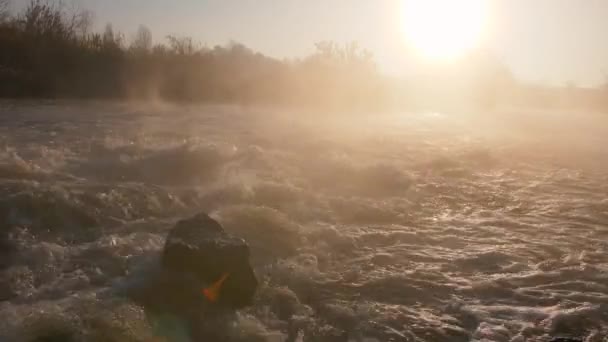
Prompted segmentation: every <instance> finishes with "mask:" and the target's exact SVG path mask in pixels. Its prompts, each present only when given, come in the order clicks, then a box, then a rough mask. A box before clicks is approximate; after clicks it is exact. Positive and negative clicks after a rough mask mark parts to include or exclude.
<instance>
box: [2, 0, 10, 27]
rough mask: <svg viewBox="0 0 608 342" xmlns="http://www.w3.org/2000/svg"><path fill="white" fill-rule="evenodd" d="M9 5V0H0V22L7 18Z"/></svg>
mask: <svg viewBox="0 0 608 342" xmlns="http://www.w3.org/2000/svg"><path fill="white" fill-rule="evenodd" d="M9 5H10V3H9V0H0V23H2V22H4V21H5V20H6V19H7V18H8V14H9V7H10V6H9Z"/></svg>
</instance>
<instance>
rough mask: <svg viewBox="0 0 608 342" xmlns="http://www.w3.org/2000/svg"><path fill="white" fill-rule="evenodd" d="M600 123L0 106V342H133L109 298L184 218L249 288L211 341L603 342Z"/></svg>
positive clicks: (126, 312)
mask: <svg viewBox="0 0 608 342" xmlns="http://www.w3.org/2000/svg"><path fill="white" fill-rule="evenodd" d="M607 120H608V117H606V116H601V115H597V114H588V113H561V112H542V113H539V112H530V111H526V110H511V111H509V112H502V113H492V114H489V113H480V114H475V115H473V114H471V113H366V114H362V113H358V114H354V113H350V114H348V115H346V114H337V113H329V112H316V113H311V112H291V111H288V110H277V109H267V108H261V107H252V108H240V107H228V106H226V107H222V106H170V105H157V106H152V105H133V104H117V103H81V102H57V103H29V104H28V103H23V102H4V103H2V104H0V191H1V196H0V219H1V221H0V225H1V226H0V229H1V231H0V232H1V235H0V317H2V319H0V341H5V340H6V341H30V340H32V339H33V338H35V337H37V336H48V335H53V336H59V337H61V336H64V335H61V334H73V335H74V336H76V337H77V338H78V339H82V340H87V341H149V340H150V337H151V336H152V328H151V326H150V320H149V318H147V317H146V314H145V313H144V311H143V310H142V308H140V307H138V306H137V305H135V304H133V303H132V302H130V301H128V300H127V299H124V298H122V297H120V296H118V295H115V292H116V291H115V290H116V289H118V288H120V286H122V285H123V284H124V283H125V282H127V281H138V280H139V281H143V279H144V278H143V275H140V273H142V272H141V271H140V270H141V269H142V267H144V266H145V264H146V263H151V262H154V260H155V257H156V256H157V255H158V253H159V251H160V250H161V248H162V246H163V243H164V238H165V236H166V233H167V231H168V230H169V229H170V228H171V227H172V226H173V224H174V223H175V222H176V221H177V220H178V219H181V218H184V217H187V216H189V215H191V214H193V213H196V212H199V211H207V212H209V213H210V214H211V215H212V216H213V217H215V218H216V219H218V220H219V221H220V222H221V223H222V224H223V225H224V226H225V228H226V229H227V230H228V231H230V232H232V233H234V234H236V235H239V236H241V237H243V238H245V239H246V240H247V241H248V243H249V244H250V246H251V250H252V258H253V263H254V266H255V269H256V272H257V275H258V277H259V278H260V280H261V282H262V285H261V287H260V288H259V292H258V295H257V297H256V302H255V305H254V306H253V307H252V308H249V309H247V310H243V311H241V312H240V313H238V314H237V315H236V316H234V317H231V318H230V319H223V320H222V322H221V324H219V323H218V322H217V321H213V320H212V319H210V320H209V322H207V325H210V327H207V329H216V330H222V331H223V332H224V334H225V336H226V340H228V341H284V340H287V339H288V337H289V339H291V340H300V341H470V340H476V341H513V342H519V341H549V339H550V337H551V336H557V335H561V334H564V335H570V336H577V337H584V338H587V340H586V341H604V338H606V336H608V196H607V194H608V152H607V151H606V149H605V146H608V125H607ZM201 325H205V322H202V323H201ZM211 325H213V327H211Z"/></svg>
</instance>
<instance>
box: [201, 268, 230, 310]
mask: <svg viewBox="0 0 608 342" xmlns="http://www.w3.org/2000/svg"><path fill="white" fill-rule="evenodd" d="M229 275H230V273H224V274H222V276H221V277H220V279H218V280H217V281H216V282H215V283H213V284H211V286H209V287H207V288H204V289H203V294H204V295H205V297H206V298H207V299H208V300H209V301H210V302H212V303H215V302H217V300H218V298H219V297H220V290H221V289H222V285H223V284H224V282H225V281H226V279H227V278H228V276H229Z"/></svg>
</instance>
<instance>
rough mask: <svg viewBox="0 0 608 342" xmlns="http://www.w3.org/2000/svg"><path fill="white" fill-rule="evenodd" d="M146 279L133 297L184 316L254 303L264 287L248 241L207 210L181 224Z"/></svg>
mask: <svg viewBox="0 0 608 342" xmlns="http://www.w3.org/2000/svg"><path fill="white" fill-rule="evenodd" d="M146 278H147V279H146V281H145V285H144V286H143V287H139V288H138V289H137V291H131V295H132V297H134V299H135V300H136V301H139V302H140V303H142V304H143V305H144V306H145V307H146V308H147V309H150V310H152V311H155V312H170V313H173V314H177V315H179V316H182V317H195V316H198V315H199V314H200V313H201V312H204V311H207V310H209V309H214V310H215V309H217V310H235V309H239V308H242V307H245V306H248V305H251V303H252V300H253V296H254V294H255V291H256V288H257V285H258V281H257V279H256V276H255V273H254V272H253V269H252V267H251V265H250V263H249V246H248V245H247V243H246V242H245V241H244V240H243V239H241V238H237V237H234V236H232V235H230V234H228V233H226V232H225V231H224V229H223V228H222V226H221V225H220V224H219V223H218V222H217V221H215V220H213V219H212V218H210V217H209V216H208V215H207V214H204V213H201V214H198V215H196V216H194V217H192V218H189V219H185V220H182V221H179V222H178V223H177V224H176V225H175V227H174V228H173V229H172V230H171V231H170V232H169V235H168V236H167V240H166V243H165V246H164V250H163V253H162V256H161V259H160V260H159V261H158V264H157V267H154V268H153V271H152V272H151V273H149V274H148V275H147V277H146ZM204 289H207V291H209V289H213V290H211V292H213V293H212V294H210V293H208V292H205V290H204ZM132 290H133V289H132Z"/></svg>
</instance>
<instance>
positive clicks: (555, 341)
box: [550, 336, 583, 342]
mask: <svg viewBox="0 0 608 342" xmlns="http://www.w3.org/2000/svg"><path fill="white" fill-rule="evenodd" d="M550 342H583V339H582V338H578V337H570V336H557V337H554V338H552V339H551V341H550Z"/></svg>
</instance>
